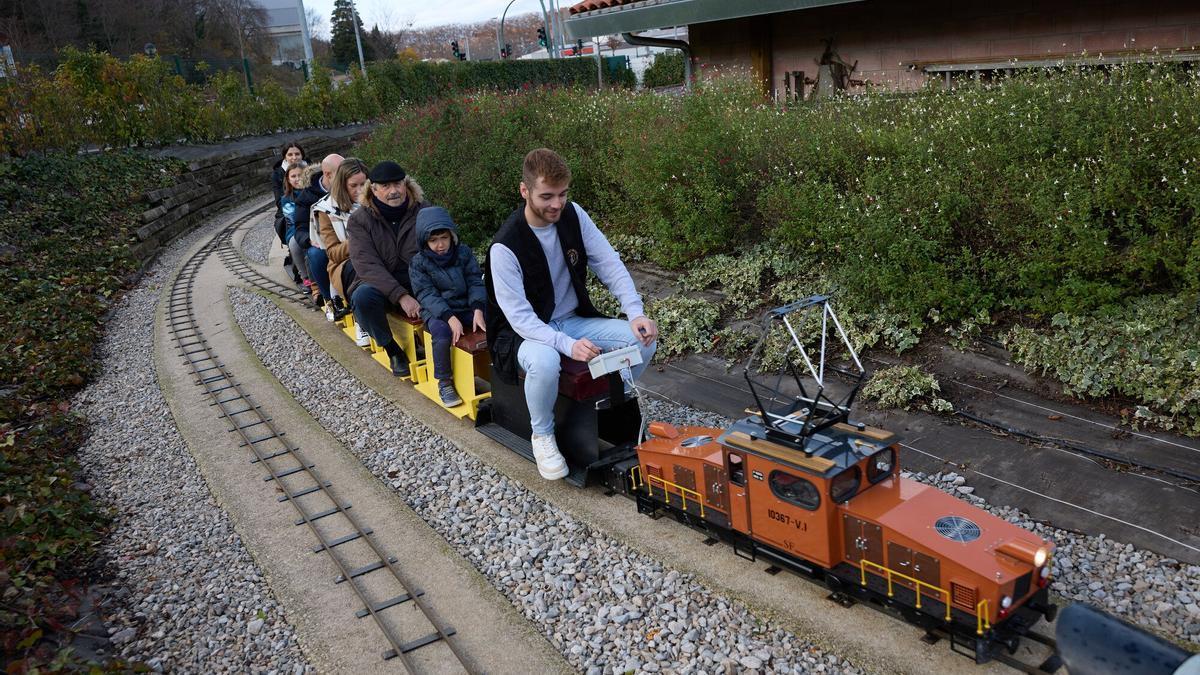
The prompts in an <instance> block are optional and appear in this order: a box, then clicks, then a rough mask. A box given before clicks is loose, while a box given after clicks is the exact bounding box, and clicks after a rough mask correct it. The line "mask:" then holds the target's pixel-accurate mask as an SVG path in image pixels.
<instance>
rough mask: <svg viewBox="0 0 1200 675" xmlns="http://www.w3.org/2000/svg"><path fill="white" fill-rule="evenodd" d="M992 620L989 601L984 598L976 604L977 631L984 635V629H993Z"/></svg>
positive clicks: (978, 633)
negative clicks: (989, 615) (989, 614)
mask: <svg viewBox="0 0 1200 675" xmlns="http://www.w3.org/2000/svg"><path fill="white" fill-rule="evenodd" d="M991 629H992V622H991V620H990V619H988V601H987V598H984V599H982V600H980V601H979V604H978V605H975V633H976V634H977V635H983V631H985V630H991Z"/></svg>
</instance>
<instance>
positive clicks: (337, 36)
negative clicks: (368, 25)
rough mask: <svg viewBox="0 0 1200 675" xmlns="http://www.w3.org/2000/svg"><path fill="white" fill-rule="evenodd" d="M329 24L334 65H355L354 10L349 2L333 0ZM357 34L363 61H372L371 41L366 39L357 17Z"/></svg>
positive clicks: (360, 20)
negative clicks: (330, 26)
mask: <svg viewBox="0 0 1200 675" xmlns="http://www.w3.org/2000/svg"><path fill="white" fill-rule="evenodd" d="M330 23H331V24H332V25H333V39H332V40H331V41H330V43H331V44H330V48H331V51H332V52H333V61H334V63H336V64H338V65H350V64H353V63H357V62H358V46H357V44H356V43H355V41H354V8H353V7H352V6H351V4H350V0H334V3H333V16H332V17H331V18H330ZM358 32H359V35H360V36H362V49H363V60H366V61H372V60H374V59H375V50H374V48H373V47H372V45H371V41H370V40H368V39H367V34H366V29H365V28H363V24H362V17H361V16H360V17H358Z"/></svg>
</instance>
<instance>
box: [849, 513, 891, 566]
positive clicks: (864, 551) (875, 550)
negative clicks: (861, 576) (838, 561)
mask: <svg viewBox="0 0 1200 675" xmlns="http://www.w3.org/2000/svg"><path fill="white" fill-rule="evenodd" d="M842 533H843V536H844V547H843V548H844V551H845V553H844V557H845V559H846V560H847V561H848V562H851V563H855V564H857V563H858V562H859V561H861V560H863V559H864V558H865V559H867V560H869V561H870V562H873V563H876V564H879V565H882V564H883V528H881V527H879V526H878V525H876V524H875V523H869V522H867V521H865V520H862V519H859V518H855V517H854V516H852V515H850V514H849V513H843V514H842Z"/></svg>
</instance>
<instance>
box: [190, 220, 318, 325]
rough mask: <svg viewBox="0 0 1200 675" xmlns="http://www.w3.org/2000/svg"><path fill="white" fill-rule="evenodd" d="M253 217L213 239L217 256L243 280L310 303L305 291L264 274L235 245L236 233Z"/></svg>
mask: <svg viewBox="0 0 1200 675" xmlns="http://www.w3.org/2000/svg"><path fill="white" fill-rule="evenodd" d="M252 215H254V214H252ZM251 219H252V218H244V219H242V220H240V221H238V222H235V223H234V224H232V225H230V226H229V227H227V228H225V229H224V230H222V231H221V233H220V234H218V235H217V237H216V239H214V240H213V241H214V242H216V245H217V257H219V258H220V259H221V262H222V263H224V265H225V267H227V268H229V271H230V272H233V273H234V274H236V275H237V276H238V278H239V279H241V280H242V281H245V282H246V283H249V284H251V285H253V286H255V287H256V288H260V289H262V290H264V291H269V292H271V293H274V294H275V295H278V296H279V297H281V298H284V299H285V300H291V301H292V302H295V303H298V304H302V305H308V304H309V302H308V298H307V297H306V294H305V293H303V292H302V291H300V290H298V289H295V288H292V287H291V286H286V285H284V284H281V283H279V282H277V281H275V280H274V279H271V278H268V277H266V276H263V275H262V274H260V273H259V272H258V270H255V269H254V268H253V267H251V266H250V264H249V263H247V262H246V260H245V258H243V257H242V254H241V252H239V251H238V250H237V248H236V247H235V246H234V245H233V235H234V233H235V232H237V229H238V228H239V227H241V226H242V225H244V224H245V223H248V222H250V220H251Z"/></svg>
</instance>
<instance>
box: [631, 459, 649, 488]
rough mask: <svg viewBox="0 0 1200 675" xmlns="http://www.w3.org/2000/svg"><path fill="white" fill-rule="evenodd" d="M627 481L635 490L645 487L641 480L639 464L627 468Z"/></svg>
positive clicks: (640, 466)
mask: <svg viewBox="0 0 1200 675" xmlns="http://www.w3.org/2000/svg"><path fill="white" fill-rule="evenodd" d="M629 480H630V481H631V482H632V483H633V487H634V488H635V489H636V488H640V487H644V486H645V485H646V482H645V481H643V480H642V465H641V464H634V465H633V466H631V467H629Z"/></svg>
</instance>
